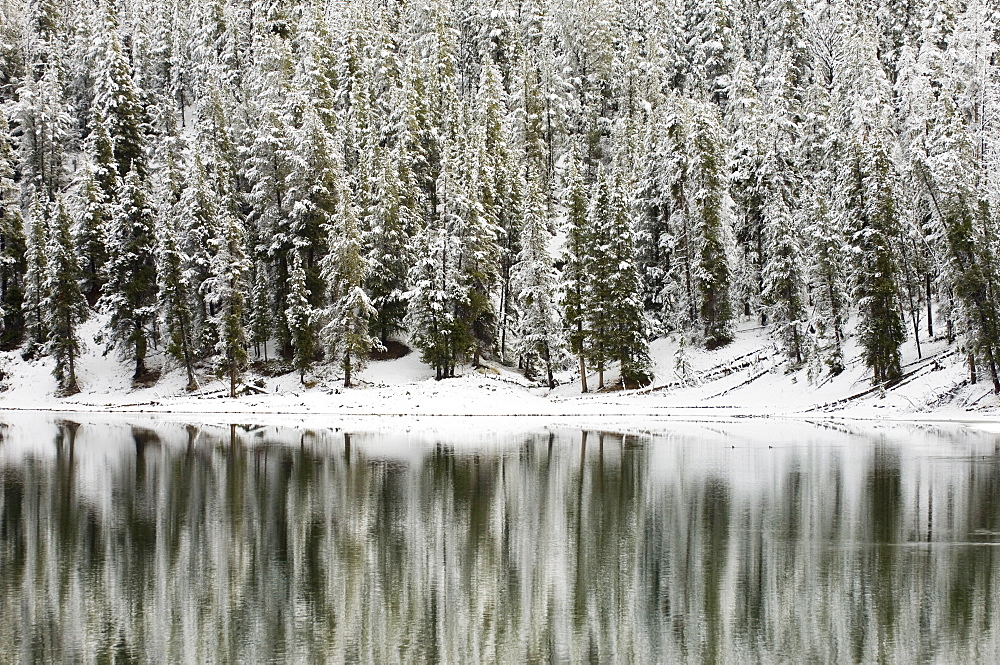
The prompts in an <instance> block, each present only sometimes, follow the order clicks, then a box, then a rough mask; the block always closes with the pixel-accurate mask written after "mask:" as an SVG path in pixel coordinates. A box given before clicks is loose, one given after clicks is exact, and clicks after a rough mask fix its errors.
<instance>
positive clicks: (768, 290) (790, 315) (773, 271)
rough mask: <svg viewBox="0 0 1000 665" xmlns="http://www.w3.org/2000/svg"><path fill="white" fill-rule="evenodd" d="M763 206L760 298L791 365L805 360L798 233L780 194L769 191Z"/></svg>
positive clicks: (804, 302) (800, 234)
mask: <svg viewBox="0 0 1000 665" xmlns="http://www.w3.org/2000/svg"><path fill="white" fill-rule="evenodd" d="M769 194H770V196H769V197H768V199H769V200H768V201H767V203H766V204H765V207H764V213H765V217H766V219H767V228H766V236H767V237H766V242H767V247H768V251H767V257H768V260H767V263H766V264H764V272H763V280H764V291H763V293H762V294H761V299H762V301H763V303H764V306H765V311H766V312H767V314H768V319H769V321H770V324H771V328H772V330H773V331H774V333H775V334H776V335H777V336H778V339H779V340H781V344H782V346H783V347H784V349H785V355H786V356H788V358H789V360H791V361H792V362H793V363H794V365H795V366H799V365H801V364H802V362H803V361H804V359H805V354H806V351H807V348H806V343H805V342H806V340H805V330H804V327H805V319H806V293H805V284H806V281H805V272H804V270H803V260H802V247H801V244H800V243H801V238H802V231H801V230H800V229H799V227H798V223H797V222H798V220H797V219H796V217H795V215H794V214H793V212H792V210H791V209H790V206H789V205H788V203H787V201H786V200H785V197H786V196H787V195H788V194H787V193H786V192H784V191H781V190H779V191H771V192H769Z"/></svg>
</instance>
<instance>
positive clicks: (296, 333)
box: [284, 248, 316, 383]
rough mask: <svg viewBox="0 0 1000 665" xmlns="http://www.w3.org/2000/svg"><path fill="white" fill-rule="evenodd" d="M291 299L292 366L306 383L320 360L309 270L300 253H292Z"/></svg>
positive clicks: (287, 306) (288, 300) (288, 311)
mask: <svg viewBox="0 0 1000 665" xmlns="http://www.w3.org/2000/svg"><path fill="white" fill-rule="evenodd" d="M287 293H288V297H287V298H286V300H285V307H284V311H285V320H286V321H287V322H288V333H289V337H290V340H291V344H292V350H293V355H292V365H293V366H294V367H295V369H296V370H298V372H299V381H300V382H302V383H305V381H306V371H307V370H308V369H309V368H310V367H312V364H313V361H314V360H315V359H316V330H315V326H314V322H315V318H316V317H315V311H314V308H313V306H312V305H311V304H310V303H309V288H308V286H307V284H306V270H305V266H304V265H303V261H302V255H301V253H300V250H299V249H297V248H293V249H291V250H289V252H288V289H287Z"/></svg>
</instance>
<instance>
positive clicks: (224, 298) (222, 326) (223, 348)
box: [207, 212, 304, 397]
mask: <svg viewBox="0 0 1000 665" xmlns="http://www.w3.org/2000/svg"><path fill="white" fill-rule="evenodd" d="M219 229H220V236H219V237H218V238H217V239H216V240H215V242H214V243H213V244H214V245H215V246H216V251H215V255H214V256H213V258H212V276H211V277H210V278H209V282H208V285H207V290H208V291H209V293H210V296H209V297H210V299H211V300H210V301H211V304H212V309H213V311H214V312H215V326H216V329H217V333H216V339H217V340H218V341H216V343H215V352H216V366H217V368H218V372H219V375H220V376H224V377H227V378H228V379H229V396H230V397H236V386H237V384H238V383H239V381H240V378H241V377H242V376H243V372H244V371H245V370H246V367H247V362H248V360H249V357H248V354H247V335H246V328H245V326H244V316H245V313H246V312H245V309H246V288H247V285H246V278H247V274H248V272H249V270H250V263H249V261H248V260H247V258H246V254H245V252H244V250H243V247H244V243H245V239H244V237H243V226H242V224H240V222H239V220H238V219H237V218H236V217H235V216H234V215H232V214H230V213H228V212H226V213H223V215H222V218H221V219H220V220H219ZM299 267H300V268H301V265H300V266H299ZM300 371H304V369H300ZM300 376H301V375H300Z"/></svg>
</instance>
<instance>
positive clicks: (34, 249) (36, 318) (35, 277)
mask: <svg viewBox="0 0 1000 665" xmlns="http://www.w3.org/2000/svg"><path fill="white" fill-rule="evenodd" d="M48 213H49V211H48V206H46V205H45V204H44V203H42V201H41V199H40V198H39V197H38V194H37V193H36V194H34V195H33V196H32V199H31V216H30V217H29V222H28V249H27V253H26V254H25V261H26V269H25V273H24V303H23V306H22V311H23V316H24V323H25V329H26V332H27V342H28V346H27V349H26V350H25V351H26V353H27V354H28V355H31V356H33V355H35V354H37V353H40V352H41V351H42V348H43V345H44V344H45V343H46V342H47V341H48V339H49V332H48V326H47V325H46V324H47V323H48V318H47V317H46V315H45V301H46V298H47V295H48V292H47V289H46V287H47V286H48V284H47V282H46V277H47V275H48V270H49V269H48V252H47V249H48V247H47V245H48V239H49V228H48V226H49V220H48V217H49V214H48Z"/></svg>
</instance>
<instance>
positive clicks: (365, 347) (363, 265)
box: [320, 173, 377, 388]
mask: <svg viewBox="0 0 1000 665" xmlns="http://www.w3.org/2000/svg"><path fill="white" fill-rule="evenodd" d="M344 179H345V176H344V174H343V173H340V174H339V177H338V178H337V189H336V198H337V205H336V212H335V215H334V218H333V220H332V221H331V223H330V224H329V226H328V233H329V236H330V240H329V243H330V253H329V254H328V255H327V256H326V257H325V258H324V259H323V261H322V262H321V265H320V267H321V269H322V271H323V272H322V274H323V278H324V280H325V281H326V289H327V293H328V295H329V302H330V304H329V307H328V308H327V311H326V313H325V317H324V318H325V319H326V320H327V323H326V325H325V326H324V327H323V330H322V332H321V338H322V340H323V344H324V346H325V348H326V352H327V358H328V359H329V360H331V361H334V362H337V363H338V364H339V365H340V369H341V370H342V371H343V372H344V387H345V388H350V387H351V382H352V380H353V376H354V375H355V374H356V373H358V372H360V371H361V370H362V369H364V366H365V361H366V360H367V358H368V354H369V353H370V352H371V350H372V345H373V344H376V343H377V340H375V339H373V338H372V336H371V334H370V333H369V330H368V325H369V321H370V320H372V319H373V318H374V317H375V315H376V311H375V308H374V307H373V306H372V302H371V299H370V298H369V297H368V294H367V293H365V291H364V288H363V284H364V282H365V278H366V277H367V274H368V271H369V266H368V262H367V261H366V260H365V257H364V256H362V253H361V252H362V244H361V231H360V228H359V225H358V213H357V207H356V206H355V205H354V202H353V201H352V200H351V193H350V189H349V188H348V187H347V186H346V184H345V183H344Z"/></svg>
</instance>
